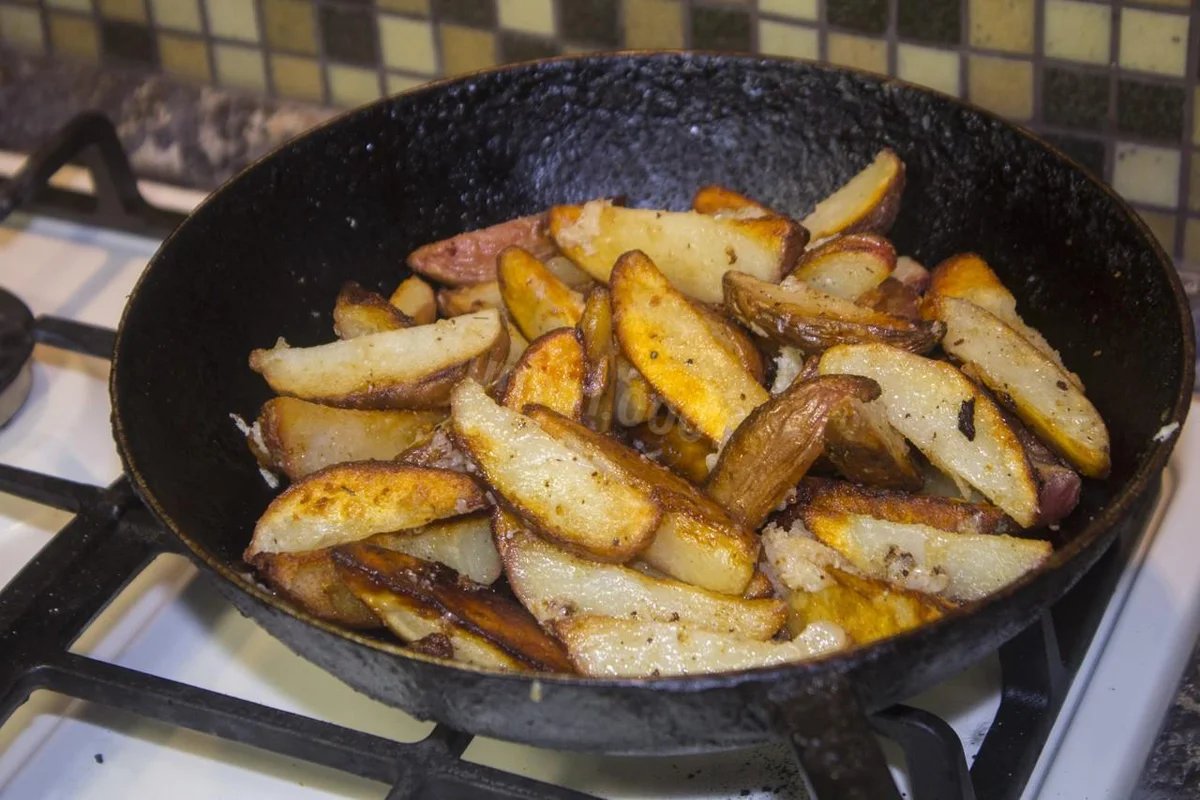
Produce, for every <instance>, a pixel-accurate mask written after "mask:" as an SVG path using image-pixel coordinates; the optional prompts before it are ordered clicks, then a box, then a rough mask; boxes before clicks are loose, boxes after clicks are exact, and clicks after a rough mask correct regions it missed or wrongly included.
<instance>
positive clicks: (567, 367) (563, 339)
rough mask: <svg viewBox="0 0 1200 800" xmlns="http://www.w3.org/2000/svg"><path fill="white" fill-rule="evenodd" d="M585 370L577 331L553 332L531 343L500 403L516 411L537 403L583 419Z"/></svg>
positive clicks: (567, 329) (572, 417)
mask: <svg viewBox="0 0 1200 800" xmlns="http://www.w3.org/2000/svg"><path fill="white" fill-rule="evenodd" d="M586 369H587V367H586V365H585V364H584V354H583V345H582V344H580V343H579V338H578V336H577V335H576V333H575V329H574V328H558V329H557V330H552V331H550V332H549V333H546V334H543V335H542V336H541V337H539V338H538V339H537V340H535V341H534V342H533V343H532V344H530V345H529V348H528V349H527V350H526V351H525V355H523V356H521V360H520V361H518V362H517V365H516V366H515V367H513V371H512V374H511V375H510V376H509V378H508V386H507V387H506V388H505V390H504V398H503V400H502V401H501V402H503V403H504V405H505V406H506V407H507V408H511V409H512V410H513V411H520V410H521V409H523V408H525V406H528V405H534V404H537V405H542V406H547V407H548V408H552V409H554V410H555V411H557V412H559V413H560V414H565V415H566V416H568V417H570V418H571V419H580V418H581V417H582V416H583V402H584V394H583V390H584V372H585V370H586Z"/></svg>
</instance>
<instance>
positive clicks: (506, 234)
mask: <svg viewBox="0 0 1200 800" xmlns="http://www.w3.org/2000/svg"><path fill="white" fill-rule="evenodd" d="M514 245H515V246H517V247H523V248H525V249H526V250H528V251H529V252H531V253H533V254H534V255H535V256H537V257H538V258H549V257H550V256H552V255H554V252H555V249H554V243H553V242H552V241H550V237H549V235H548V233H547V228H546V215H545V213H542V214H532V215H530V216H528V217H518V218H516V219H510V220H507V221H506V222H501V223H499V224H497V225H492V226H491V227H488V228H480V229H478V230H474V231H467V232H466V233H460V234H458V235H457V236H451V237H450V238H449V239H443V240H441V241H440V242H433V243H432V244H427V245H424V246H422V247H418V248H417V249H416V250H414V251H412V253H410V254H409V256H408V266H409V268H410V269H411V270H412V271H413V272H415V273H417V274H418V275H424V276H425V277H426V278H432V279H433V280H435V281H437V282H438V283H445V284H449V285H450V286H466V285H469V284H473V283H485V282H487V281H494V280H496V256H498V255H500V251H501V250H503V249H504V248H506V247H512V246H514Z"/></svg>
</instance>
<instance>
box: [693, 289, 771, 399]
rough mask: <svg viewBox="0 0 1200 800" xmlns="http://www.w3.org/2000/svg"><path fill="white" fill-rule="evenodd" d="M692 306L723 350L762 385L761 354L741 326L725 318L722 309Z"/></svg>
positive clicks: (763, 375)
mask: <svg viewBox="0 0 1200 800" xmlns="http://www.w3.org/2000/svg"><path fill="white" fill-rule="evenodd" d="M692 305H693V306H695V308H696V310H697V311H699V312H700V315H701V316H702V317H704V321H705V322H706V323H707V324H708V329H709V331H711V332H712V334H713V336H715V337H716V339H717V341H718V342H720V343H721V346H722V347H724V348H725V352H727V353H729V355H731V356H733V357H734V358H736V359H737V360H738V361H740V362H741V364H742V366H743V367H745V368H746V371H747V372H749V373H750V374H751V375H752V376H753V377H754V380H755V381H757V382H758V383H762V382H763V378H764V377H765V375H766V365H765V364H763V357H762V353H760V352H759V351H758V347H757V346H756V345H755V344H754V339H753V338H752V337H751V336H750V334H748V333H747V332H746V331H745V330H744V329H743V328H742V326H741V325H739V324H737V323H736V322H734V321H733V320H732V319H730V318H729V317H728V316H726V314H725V311H724V309H717V308H713V307H712V306H708V305H706V304H704V303H693V304H692Z"/></svg>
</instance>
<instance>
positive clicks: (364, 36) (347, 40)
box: [320, 6, 379, 67]
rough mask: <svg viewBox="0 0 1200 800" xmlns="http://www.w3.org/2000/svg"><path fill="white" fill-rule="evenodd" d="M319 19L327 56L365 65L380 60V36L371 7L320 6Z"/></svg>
mask: <svg viewBox="0 0 1200 800" xmlns="http://www.w3.org/2000/svg"><path fill="white" fill-rule="evenodd" d="M320 21H321V42H322V44H323V45H324V46H325V57H326V58H329V59H332V60H334V61H341V62H343V63H346V64H361V65H363V66H366V67H373V66H375V65H376V64H378V63H379V37H378V35H377V34H376V33H375V17H374V15H373V14H372V13H371V11H370V10H369V9H366V8H361V9H360V8H354V7H349V6H321V13H320Z"/></svg>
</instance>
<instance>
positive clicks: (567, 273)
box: [542, 256, 596, 292]
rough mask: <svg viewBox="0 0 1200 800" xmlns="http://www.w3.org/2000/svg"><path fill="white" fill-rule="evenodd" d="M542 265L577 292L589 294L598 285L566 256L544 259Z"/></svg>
mask: <svg viewBox="0 0 1200 800" xmlns="http://www.w3.org/2000/svg"><path fill="white" fill-rule="evenodd" d="M542 263H543V264H545V265H546V269H548V270H550V272H552V273H553V274H554V277H556V278H558V279H559V280H560V281H562V282H563V283H565V284H566V285H567V286H570V287H571V288H572V289H574V290H575V291H577V292H587V291H588V290H590V289H591V288H592V287H593V286H595V285H596V282H595V281H594V280H592V276H591V275H588V274H587V273H586V272H584V271H583V270H581V269H580V268H579V267H577V266H575V262H574V261H572V260H571V259H569V258H567V257H566V256H551V257H550V258H543V259H542Z"/></svg>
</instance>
